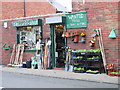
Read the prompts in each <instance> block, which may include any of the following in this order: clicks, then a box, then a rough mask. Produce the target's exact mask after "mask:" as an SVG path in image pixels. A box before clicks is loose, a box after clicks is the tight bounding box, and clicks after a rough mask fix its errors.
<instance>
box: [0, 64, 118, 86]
mask: <svg viewBox="0 0 120 90" xmlns="http://www.w3.org/2000/svg"><path fill="white" fill-rule="evenodd" d="M0 71H3V72H13V73H21V74H31V75H38V76H47V77H54V78H64V79H72V80H74V79H75V80H81V81H82V80H83V81H93V82H100V83H111V84H120V82H118V79H119V77H116V76H108V75H106V74H105V73H102V74H88V73H74V72H70V71H64V70H54V69H51V70H39V69H31V68H29V69H28V68H12V67H3V66H2V65H0Z"/></svg>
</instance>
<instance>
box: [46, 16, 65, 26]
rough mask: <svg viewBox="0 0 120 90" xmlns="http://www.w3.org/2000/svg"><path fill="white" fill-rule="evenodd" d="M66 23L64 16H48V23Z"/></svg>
mask: <svg viewBox="0 0 120 90" xmlns="http://www.w3.org/2000/svg"><path fill="white" fill-rule="evenodd" d="M55 23H64V17H62V16H56V17H49V18H46V24H55Z"/></svg>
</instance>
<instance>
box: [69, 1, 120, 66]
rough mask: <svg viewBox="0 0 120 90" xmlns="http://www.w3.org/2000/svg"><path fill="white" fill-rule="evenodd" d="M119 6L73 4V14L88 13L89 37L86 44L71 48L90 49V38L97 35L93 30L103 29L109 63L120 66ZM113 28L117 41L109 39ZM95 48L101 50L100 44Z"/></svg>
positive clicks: (114, 4) (95, 3)
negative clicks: (119, 55) (119, 62)
mask: <svg viewBox="0 0 120 90" xmlns="http://www.w3.org/2000/svg"><path fill="white" fill-rule="evenodd" d="M118 4H119V5H120V3H118V2H86V3H85V4H84V5H82V4H81V3H80V2H73V5H72V6H73V12H80V11H85V9H86V11H87V12H88V13H87V15H88V27H87V28H86V30H85V31H86V35H87V41H86V44H80V43H79V44H72V45H70V46H71V47H72V48H76V49H78V48H79V49H83V48H87V49H89V48H90V47H89V41H90V40H91V38H90V36H91V35H92V34H94V33H95V32H94V31H93V30H94V29H98V28H101V30H102V35H103V43H104V48H105V54H106V59H107V63H115V64H118V59H119V58H118V40H119V39H120V38H119V37H118V35H120V34H118V31H119V30H120V27H118V20H119V22H120V18H119V17H118V13H119V14H120V10H119V7H118ZM112 27H114V28H115V32H116V35H117V38H116V39H110V38H108V36H109V34H110V31H111V30H112ZM119 43H120V42H119ZM95 48H99V46H98V44H96V46H95Z"/></svg>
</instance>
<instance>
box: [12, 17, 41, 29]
mask: <svg viewBox="0 0 120 90" xmlns="http://www.w3.org/2000/svg"><path fill="white" fill-rule="evenodd" d="M41 24H42V20H41V19H32V20H22V21H14V22H12V25H13V26H14V27H21V26H36V25H41Z"/></svg>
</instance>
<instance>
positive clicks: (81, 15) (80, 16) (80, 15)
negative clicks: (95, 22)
mask: <svg viewBox="0 0 120 90" xmlns="http://www.w3.org/2000/svg"><path fill="white" fill-rule="evenodd" d="M83 17H84V15H83V14H75V15H70V16H68V18H69V19H73V18H74V19H75V18H83Z"/></svg>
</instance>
